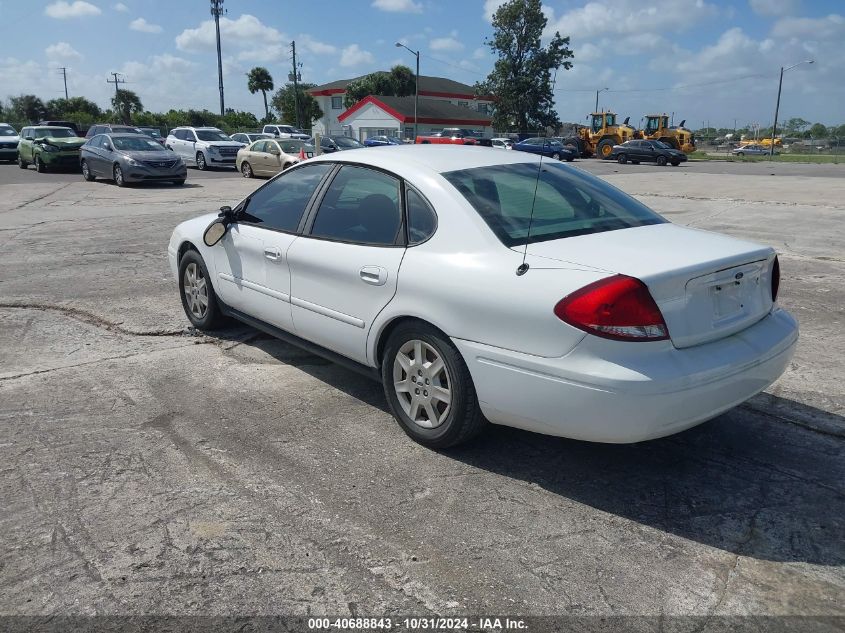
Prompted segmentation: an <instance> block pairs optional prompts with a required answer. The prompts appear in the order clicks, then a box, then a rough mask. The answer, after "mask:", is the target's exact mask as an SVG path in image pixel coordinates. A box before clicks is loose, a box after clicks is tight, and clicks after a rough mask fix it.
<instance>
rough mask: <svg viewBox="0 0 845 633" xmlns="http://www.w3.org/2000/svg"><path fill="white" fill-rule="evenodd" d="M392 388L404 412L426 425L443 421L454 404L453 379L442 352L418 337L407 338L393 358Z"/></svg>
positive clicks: (429, 426)
mask: <svg viewBox="0 0 845 633" xmlns="http://www.w3.org/2000/svg"><path fill="white" fill-rule="evenodd" d="M393 388H394V389H395V391H396V397H397V399H398V400H399V404H400V405H401V407H402V410H403V411H404V412H405V415H407V416H408V418H410V419H411V421H412V422H413V423H414V424H416V425H418V426H421V427H422V428H425V429H434V428H437V427H438V426H440V425H441V424H443V422H444V421H445V420H446V417H447V416H448V415H449V411H450V410H451V406H452V381H451V378H450V377H449V371H448V369H447V368H446V364H445V363H444V362H443V358H442V357H441V355H440V353H439V352H438V351H437V349H436V348H434V347H433V346H432V345H430V344H428V343H426V342H425V341H421V340H419V339H412V340H409V341H406V342H405V344H404V345H402V347H400V348H399V351H398V352H396V358H395V359H394V360H393Z"/></svg>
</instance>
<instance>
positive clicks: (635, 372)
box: [454, 309, 798, 443]
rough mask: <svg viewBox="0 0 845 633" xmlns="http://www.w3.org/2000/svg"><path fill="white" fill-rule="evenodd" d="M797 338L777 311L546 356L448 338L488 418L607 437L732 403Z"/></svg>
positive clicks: (773, 374)
mask: <svg viewBox="0 0 845 633" xmlns="http://www.w3.org/2000/svg"><path fill="white" fill-rule="evenodd" d="M797 341H798V324H797V323H796V321H795V319H794V318H793V317H792V316H791V315H790V314H789V313H787V312H786V311H784V310H780V309H777V310H775V311H774V312H772V313H770V314H769V315H768V316H766V317H765V318H764V319H762V320H761V321H759V322H758V323H756V324H755V325H753V326H751V327H750V328H747V329H746V330H743V331H742V332H740V333H738V334H735V335H733V336H730V337H727V338H724V339H722V340H719V341H716V342H713V343H708V344H705V345H699V346H696V347H690V348H685V349H676V348H675V347H673V346H672V344H671V343H670V342H668V341H661V342H656V343H620V342H617V341H608V340H604V339H600V338H598V337H594V336H586V337H585V338H584V339H583V340H582V341H581V343H579V344H578V345H577V346H576V347H575V348H574V349H573V350H572V351H571V352H570V353H569V354H567V355H566V356H564V357H561V358H543V357H539V356H531V355H528V354H521V353H519V352H513V351H510V350H503V349H501V348H495V347H491V346H487V345H482V344H480V343H474V342H470V341H465V340H460V339H458V340H454V342H455V344H456V345H457V347H458V349H459V350H460V351H461V354H462V355H463V358H464V360H465V361H466V363H467V366H468V367H469V370H470V373H471V374H472V377H473V381H474V383H475V388H476V391H477V393H478V398H479V402H480V405H481V409H482V411H483V412H484V414H485V416H487V418H488V419H489V420H490V421H491V422H494V423H496V424H503V425H507V426H514V427H518V428H524V429H527V430H530V431H536V432H540V433H546V434H549V435H557V436H563V437H571V438H574V439H580V440H589V441H594V442H610V443H631V442H639V441H643V440H648V439H653V438H657V437H662V436H665V435H671V434H673V433H677V432H679V431H682V430H685V429H688V428H690V427H692V426H695V425H697V424H700V423H701V422H704V421H706V420H709V419H711V418H713V417H715V416H717V415H719V414H720V413H723V412H724V411H727V410H728V409H731V408H733V407H734V406H736V405H738V404H740V403H741V402H744V401H745V400H747V399H748V398H750V397H751V396H753V395H755V394H757V393H759V392H760V391H762V390H763V389H765V388H766V387H768V386H769V385H771V384H772V383H773V382H774V381H775V380H777V378H778V377H779V376H780V375H781V374H782V373H783V372H784V370H785V369H786V367H787V365H788V363H789V361H790V359H791V358H792V355H793V353H794V351H795V346H796V343H797Z"/></svg>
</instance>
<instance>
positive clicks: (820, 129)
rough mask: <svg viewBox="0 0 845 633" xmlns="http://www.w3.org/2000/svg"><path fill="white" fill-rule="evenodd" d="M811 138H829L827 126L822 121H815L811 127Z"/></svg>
mask: <svg viewBox="0 0 845 633" xmlns="http://www.w3.org/2000/svg"><path fill="white" fill-rule="evenodd" d="M810 138H827V127H826V126H824V125H822V124H821V123H813V126H812V127H811V128H810Z"/></svg>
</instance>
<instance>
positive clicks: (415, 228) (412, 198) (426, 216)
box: [405, 188, 437, 245]
mask: <svg viewBox="0 0 845 633" xmlns="http://www.w3.org/2000/svg"><path fill="white" fill-rule="evenodd" d="M405 208H406V209H407V213H408V244H409V245H414V244H419V243H420V242H425V241H426V240H427V239H428V238H430V237H431V236H432V235H433V234H434V230H435V229H436V228H437V216H436V215H434V210H433V209H432V208H431V207H430V206H429V205H428V203H427V202H426V201H425V200H424V199H423V197H422V196H421V195H420V194H419V193H417V192H416V191H415V190H414V189H411V188H408V189H407V192H406V193H405Z"/></svg>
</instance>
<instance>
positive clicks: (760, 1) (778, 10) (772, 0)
mask: <svg viewBox="0 0 845 633" xmlns="http://www.w3.org/2000/svg"><path fill="white" fill-rule="evenodd" d="M748 4H749V5H751V10H752V11H754V13H756V14H758V15H767V16H771V15H775V16H777V15H787V14H789V13H792V12H793V11H795V10H796V9H797V4H798V3H797V1H796V0H748Z"/></svg>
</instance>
